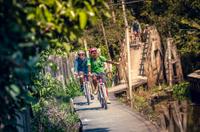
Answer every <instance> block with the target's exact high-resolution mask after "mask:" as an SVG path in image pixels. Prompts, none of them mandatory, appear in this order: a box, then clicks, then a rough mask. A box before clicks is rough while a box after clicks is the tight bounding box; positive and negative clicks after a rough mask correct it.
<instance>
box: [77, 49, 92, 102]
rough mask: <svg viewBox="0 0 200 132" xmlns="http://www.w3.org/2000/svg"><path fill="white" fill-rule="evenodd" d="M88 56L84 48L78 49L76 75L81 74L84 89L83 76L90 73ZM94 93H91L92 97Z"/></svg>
mask: <svg viewBox="0 0 200 132" xmlns="http://www.w3.org/2000/svg"><path fill="white" fill-rule="evenodd" d="M87 61H88V59H87V57H86V56H85V52H84V51H83V50H79V51H78V56H77V58H76V59H75V62H74V75H75V76H80V84H81V90H83V77H84V75H85V74H86V75H88V65H87ZM93 98H94V97H93V95H92V94H91V99H93Z"/></svg>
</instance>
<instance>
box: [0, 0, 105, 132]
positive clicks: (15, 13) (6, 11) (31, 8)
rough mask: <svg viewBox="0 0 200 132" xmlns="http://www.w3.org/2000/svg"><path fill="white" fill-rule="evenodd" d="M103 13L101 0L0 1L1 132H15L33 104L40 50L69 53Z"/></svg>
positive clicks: (103, 7)
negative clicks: (18, 120) (23, 113)
mask: <svg viewBox="0 0 200 132" xmlns="http://www.w3.org/2000/svg"><path fill="white" fill-rule="evenodd" d="M102 14H108V12H107V4H106V3H105V2H104V1H103V0H91V1H87V0H65V1H64V0H28V1H26V0H0V20H1V21H0V38H1V42H0V43H1V44H0V63H1V64H2V66H1V68H0V73H1V74H0V76H1V77H0V88H1V92H0V108H1V109H0V113H1V114H0V131H16V126H17V123H16V118H17V116H18V113H19V112H21V109H22V108H25V107H26V106H27V105H30V104H31V103H32V101H34V99H33V96H31V95H37V94H31V92H32V91H34V87H32V85H33V82H32V80H31V74H32V73H34V72H35V71H34V70H35V67H34V66H35V63H36V62H37V60H38V56H39V54H40V53H41V51H43V50H45V49H46V48H47V47H53V48H54V49H56V48H58V47H59V48H61V49H66V50H69V49H70V48H69V47H72V46H73V44H72V43H71V42H72V41H74V40H75V39H78V36H79V35H80V33H81V31H83V30H84V28H85V27H86V26H88V25H91V24H94V23H95V20H96V19H97V17H98V16H100V15H102ZM69 45H70V46H69Z"/></svg>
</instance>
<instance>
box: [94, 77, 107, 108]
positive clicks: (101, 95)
mask: <svg viewBox="0 0 200 132" xmlns="http://www.w3.org/2000/svg"><path fill="white" fill-rule="evenodd" d="M95 76H96V77H97V87H98V100H99V102H100V104H101V107H102V108H104V109H108V105H107V101H106V94H107V93H106V87H105V83H104V82H103V79H102V75H95Z"/></svg>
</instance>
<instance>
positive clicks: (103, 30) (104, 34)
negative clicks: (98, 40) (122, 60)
mask: <svg viewBox="0 0 200 132" xmlns="http://www.w3.org/2000/svg"><path fill="white" fill-rule="evenodd" d="M101 28H102V32H103V38H104V41H105V44H106V46H107V49H108V57H109V59H110V60H111V59H112V58H111V56H110V51H109V45H108V40H107V37H106V32H105V28H104V24H103V22H102V21H101Z"/></svg>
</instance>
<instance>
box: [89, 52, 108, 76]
mask: <svg viewBox="0 0 200 132" xmlns="http://www.w3.org/2000/svg"><path fill="white" fill-rule="evenodd" d="M106 60H107V59H106V58H105V57H103V56H99V57H97V58H96V59H93V58H90V59H88V65H90V66H91V72H92V73H104V72H105V71H104V70H105V69H104V67H105V66H104V62H106Z"/></svg>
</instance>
